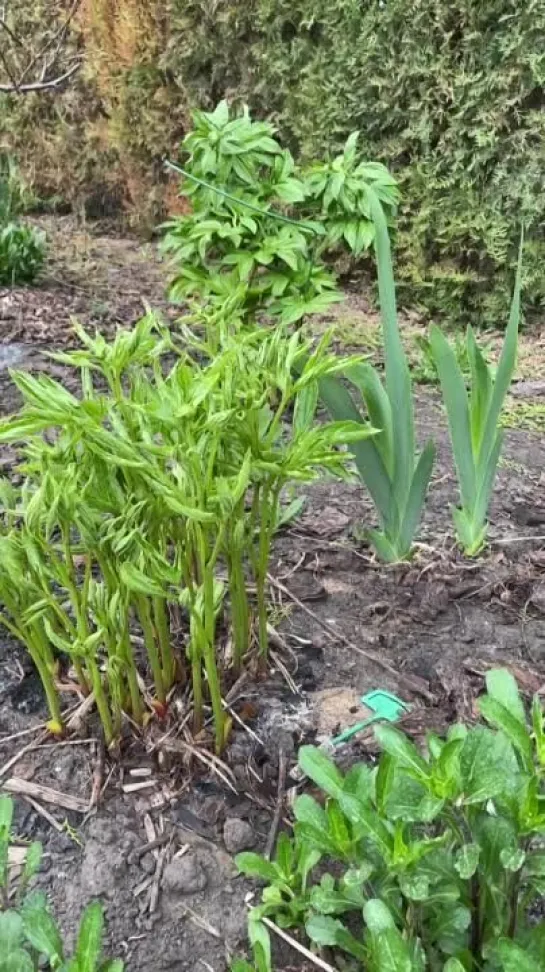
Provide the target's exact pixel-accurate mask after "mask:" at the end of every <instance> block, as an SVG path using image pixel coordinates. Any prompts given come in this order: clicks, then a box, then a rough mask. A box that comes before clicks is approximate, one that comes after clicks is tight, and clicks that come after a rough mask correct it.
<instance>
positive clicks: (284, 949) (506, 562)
mask: <svg viewBox="0 0 545 972" xmlns="http://www.w3.org/2000/svg"><path fill="white" fill-rule="evenodd" d="M46 229H47V230H48V232H49V236H50V239H51V249H52V252H53V253H55V259H54V261H52V262H51V263H50V265H49V266H48V269H47V273H46V276H45V279H44V281H43V282H42V284H41V285H40V286H39V287H36V288H33V289H29V290H12V291H7V290H6V291H0V395H1V397H0V410H1V412H2V413H4V414H7V413H9V412H10V411H12V410H13V409H15V408H16V407H17V404H18V399H17V392H16V389H15V387H14V385H13V383H12V381H11V378H10V375H9V368H11V367H15V368H28V369H32V370H44V369H45V370H47V371H48V372H49V373H51V374H53V375H55V376H57V377H62V378H63V380H65V381H67V382H68V384H69V385H70V384H71V382H73V376H71V375H70V374H69V373H68V372H66V371H65V369H64V367H63V366H61V365H59V364H57V363H55V362H51V361H50V360H48V358H47V354H46V352H47V351H48V350H51V349H55V348H61V347H66V346H70V345H73V344H74V343H75V338H74V335H73V333H72V330H71V319H72V318H73V317H77V318H78V319H79V320H80V321H81V322H82V323H83V324H84V325H86V326H89V327H91V328H98V329H101V330H103V331H104V332H106V333H112V332H113V331H114V330H115V328H116V327H118V326H130V325H131V324H132V323H133V322H134V321H135V320H136V319H137V318H138V316H139V315H140V314H141V313H142V312H143V309H144V302H146V303H147V304H149V305H150V306H152V307H153V308H157V309H158V310H159V311H161V313H162V314H164V315H165V317H166V318H167V319H169V320H170V321H171V322H174V321H175V318H176V316H177V314H178V313H179V311H178V310H177V309H176V308H173V307H172V306H171V305H169V304H168V302H167V301H166V299H165V268H164V267H162V266H161V265H160V263H159V261H158V258H157V256H156V254H155V252H154V249H153V247H152V246H151V245H149V246H148V247H145V248H142V247H141V246H140V245H139V244H138V243H137V242H135V241H134V240H131V239H119V238H117V237H115V236H112V235H108V233H107V232H103V233H101V232H100V231H99V230H98V229H97V228H94V229H92V230H90V229H89V228H88V227H85V226H84V227H82V226H78V225H77V224H76V223H75V222H74V221H73V220H72V219H70V218H63V219H62V220H58V219H57V220H47V221H46ZM332 323H333V325H334V326H335V328H336V331H337V335H338V340H339V344H342V345H344V346H346V345H350V344H353V345H354V346H357V347H358V348H359V349H361V347H367V345H368V347H369V350H370V351H373V350H374V351H376V348H377V340H376V339H377V333H378V332H377V328H378V323H377V316H376V314H375V313H374V311H373V310H372V309H370V307H369V304H368V302H367V300H366V299H364V297H362V296H361V295H358V294H357V293H352V294H349V295H348V297H347V302H346V304H345V305H343V308H342V310H341V311H339V312H338V315H337V317H336V318H335V319H334V320H333V322H332ZM323 324H324V322H323V321H318V322H316V329H320V328H322V327H323ZM403 327H404V333H405V336H406V337H407V340H408V341H409V344H410V348H412V347H413V345H412V344H411V343H410V340H409V338H410V334H412V332H413V331H415V330H416V331H418V329H419V328H421V323H420V322H419V321H417V320H415V319H414V318H411V317H407V318H406V319H404V322H403ZM362 335H363V337H362ZM408 346H409V345H408ZM544 362H545V354H544V353H543V350H542V347H541V341H540V339H539V337H538V336H536V335H528V336H526V337H525V339H524V342H523V349H522V354H521V373H520V375H519V379H518V382H517V384H516V385H515V387H514V389H513V399H512V403H514V404H513V407H512V408H511V406H510V407H509V408H508V410H507V413H506V423H507V424H508V425H509V424H510V423H511V425H513V424H515V425H516V427H511V428H508V429H507V434H506V447H505V452H504V457H503V459H502V464H501V468H500V471H499V477H498V483H497V487H496V490H495V494H494V500H493V504H492V511H491V528H490V544H489V546H488V548H487V550H486V553H485V554H484V555H483V556H482V557H481V558H479V559H478V560H475V561H468V560H466V559H464V558H462V557H461V556H460V555H459V554H458V553H457V552H456V550H455V548H454V545H453V538H452V530H451V521H450V515H449V505H450V504H452V503H453V502H455V500H456V486H455V480H454V476H453V472H452V462H451V457H450V450H449V444H448V438H447V435H446V428H445V420H444V416H443V413H442V411H441V408H440V404H439V399H438V396H437V392H436V390H435V389H433V388H426V387H419V388H418V390H417V399H418V407H417V416H418V426H419V435H420V439H421V441H422V442H424V440H425V439H426V438H427V437H430V436H432V437H433V438H434V439H436V441H437V442H438V458H437V463H436V467H435V473H434V478H433V482H432V487H431V491H430V496H429V502H428V504H427V508H426V515H425V519H424V523H423V527H422V530H421V535H420V538H419V545H418V548H417V551H416V555H415V557H414V559H413V561H412V562H411V563H409V564H404V565H402V566H395V567H384V566H382V565H380V564H378V563H377V562H376V560H375V559H374V558H373V556H372V555H371V552H370V551H369V549H368V548H367V547H366V545H365V542H364V539H363V529H364V527H365V526H366V525H369V524H371V523H372V509H371V506H370V503H369V501H368V499H367V497H366V496H365V494H364V492H363V490H362V489H361V487H360V486H359V485H356V484H342V485H339V484H338V483H336V482H335V483H333V482H328V481H320V482H319V483H316V484H314V485H313V486H312V487H308V488H305V490H304V499H305V505H304V508H303V511H302V514H301V515H300V517H299V518H298V520H296V521H294V522H292V523H291V524H290V525H289V527H288V528H286V530H285V531H284V532H283V533H282V534H281V535H280V536H279V537H278V539H277V542H276V545H275V549H274V556H273V562H272V565H271V586H270V596H271V626H272V628H273V629H274V630H273V632H272V644H273V650H272V652H271V664H270V667H269V669H268V670H267V672H258V671H256V672H253V673H250V674H249V675H248V676H247V677H246V679H245V680H242V681H240V680H239V682H238V683H236V684H235V685H232V686H231V687H230V689H229V693H228V696H227V700H228V701H229V705H230V712H231V714H232V719H233V728H232V732H231V739H230V744H229V747H228V749H227V751H226V753H225V755H224V757H223V761H222V762H218V761H215V760H214V759H213V758H212V757H211V754H210V748H209V747H208V746H207V743H208V737H206V736H205V737H203V738H201V739H194V740H192V739H191V737H190V735H189V734H188V733H187V730H185V731H182V729H181V726H182V724H183V718H184V712H183V700H178V701H176V700H175V702H174V704H173V705H172V707H171V709H172V713H173V714H172V716H171V721H170V722H169V723H168V724H167V725H160V724H154V723H152V724H150V726H149V727H148V728H147V730H146V733H145V734H144V737H143V738H142V737H140V736H139V735H137V734H136V733H135V732H134V731H133V730H131V729H130V727H128V731H127V734H126V738H124V740H123V742H122V746H121V749H120V752H118V753H115V754H109V753H108V754H105V753H104V751H103V749H102V748H101V746H100V743H99V741H98V733H97V732H96V723H95V717H94V714H93V713H92V712H91V713H88V714H85V712H83V713H82V712H81V709H79V710H78V712H77V715H78V718H77V722H76V724H75V725H74V726H73V731H72V733H71V734H70V735H69V736H68V738H66V739H65V740H64V741H63V742H61V743H53V742H52V741H51V740H50V739H48V738H47V734H46V733H45V731H44V730H43V722H44V719H45V717H46V711H45V707H44V702H43V697H42V693H41V690H40V685H39V682H38V680H37V678H36V675H35V673H34V672H33V670H32V666H31V665H30V663H29V660H28V658H27V657H26V656H25V654H24V651H23V650H22V649H21V648H20V647H19V646H18V645H17V644H16V643H14V642H13V641H11V640H10V639H9V638H6V637H4V636H2V638H1V640H0V789H2V788H4V789H5V790H6V791H7V792H11V793H14V794H16V796H15V799H16V807H17V813H16V834H17V838H18V839H19V840H20V841H25V840H28V839H39V840H41V841H42V842H43V844H44V849H45V859H44V867H43V869H42V873H41V876H40V878H39V884H40V885H41V886H42V887H43V888H44V889H45V890H46V891H47V893H48V894H49V895H50V896H51V899H52V901H53V902H54V909H55V911H56V914H57V916H58V918H59V921H60V924H61V926H62V928H63V930H64V931H65V932H66V934H67V935H68V937H69V938H73V936H74V934H75V932H76V929H77V921H78V917H79V915H80V914H81V912H82V910H83V908H84V906H85V904H86V903H87V902H89V901H90V900H91V899H93V898H100V899H101V900H102V901H103V902H104V905H105V909H106V916H107V926H108V933H107V947H108V950H109V953H110V954H114V955H116V956H120V957H122V958H124V960H125V962H126V967H127V969H128V970H129V972H132V970H134V972H167V970H173V972H189V970H191V972H193V970H198V969H203V970H206V969H208V970H214V972H223V970H224V969H226V968H227V966H228V962H229V959H230V957H231V956H232V955H234V954H237V953H239V954H240V953H241V952H242V951H243V950H244V947H245V930H246V917H247V903H248V900H249V898H248V896H249V895H251V894H252V891H253V888H252V886H251V884H250V883H248V882H246V881H245V880H244V879H242V878H241V877H239V876H237V873H236V868H235V866H234V863H233V857H234V855H235V854H236V852H237V851H239V850H244V849H249V848H256V849H259V850H262V851H263V850H264V849H266V848H267V846H270V844H271V841H272V840H273V838H274V836H275V832H276V825H277V824H278V823H279V825H280V827H283V826H287V827H289V805H290V801H291V800H292V799H293V797H294V795H295V794H296V793H297V791H298V789H300V786H301V782H300V780H299V779H298V777H297V773H296V771H294V761H295V754H296V751H297V748H298V746H299V745H300V744H301V743H302V742H309V741H319V742H322V741H324V740H326V739H327V738H330V737H331V736H334V735H335V734H336V733H338V732H339V731H342V730H343V729H344V728H346V727H348V726H350V725H353V724H354V723H355V722H357V721H359V720H360V719H361V718H362V716H364V715H365V714H366V711H365V709H364V708H363V707H362V706H361V703H360V696H361V695H363V694H364V693H366V692H368V691H370V690H372V689H378V688H381V689H387V690H389V691H390V692H393V693H394V694H395V695H396V696H398V697H400V698H401V699H402V700H403V701H405V702H406V703H407V704H408V706H409V707H410V709H409V711H408V712H407V714H406V715H404V716H403V718H402V720H401V724H402V725H403V726H404V728H405V729H406V731H407V732H408V733H409V734H410V735H411V736H412V737H413V738H414V739H415V740H416V741H417V742H418V741H421V740H422V739H423V737H424V735H425V733H426V732H427V731H428V730H430V729H433V730H435V731H439V732H442V731H443V730H444V729H445V728H446V726H447V725H448V723H449V722H451V721H452V720H453V719H457V718H460V719H464V720H472V719H474V718H475V717H476V707H475V700H476V698H477V697H478V695H479V693H480V692H481V691H482V688H483V680H484V676H485V674H486V671H487V669H488V668H490V667H491V666H497V665H505V666H507V667H509V668H510V669H511V671H512V672H513V673H514V674H515V676H516V677H517V679H518V680H519V684H520V686H521V688H522V690H523V692H524V693H525V694H526V695H527V696H530V695H531V694H532V693H534V692H541V693H542V694H545V491H544V486H545V483H544V473H543V469H544V462H545V440H544V438H543V434H542V432H541V431H540V428H539V423H538V422H537V420H536V416H539V415H541V414H542V413H543V411H545V409H543V405H542V400H543V399H542V396H543V395H544V394H545V382H544V381H542V376H545V371H544V370H543V363H544ZM74 387H75V385H74ZM521 402H522V403H523V406H524V407H523V408H521V407H520V403H521ZM517 403H518V406H517ZM515 406H517V407H515ZM521 416H522V417H523V418H524V421H523V420H522V419H521ZM528 417H530V418H531V421H530V420H529V419H528ZM525 425H530V426H531V427H530V428H527V427H525ZM14 458H15V457H14V453H13V450H11V449H10V448H9V447H7V446H4V447H2V451H1V453H0V467H1V472H2V474H3V475H11V474H12V472H13V469H12V467H13V463H14ZM65 702H66V706H67V707H69V706H72V707H74V706H76V705H77V703H78V698H77V696H76V695H75V693H72V694H71V695H70V693H67V695H66V699H65ZM338 752H339V759H340V760H341V762H344V763H345V764H347V765H348V764H349V763H350V762H352V761H353V760H354V759H357V758H360V759H361V758H363V759H368V760H373V759H374V758H375V756H376V750H375V746H374V741H373V735H372V732H371V731H370V730H369V731H365V732H363V733H360V734H359V735H358V736H356V737H354V740H353V741H351V742H350V743H349V744H347V745H345V746H343V747H340V748H339V750H338ZM304 961H305V960H304V959H302V958H301V956H300V955H299V954H298V953H297V951H296V950H294V949H293V948H292V947H291V946H290V945H287V944H285V943H284V944H282V943H281V947H280V948H279V950H278V954H277V963H276V965H277V968H279V969H282V970H288V969H291V968H293V969H302V968H306V966H305V965H304Z"/></svg>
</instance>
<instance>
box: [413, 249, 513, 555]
mask: <svg viewBox="0 0 545 972" xmlns="http://www.w3.org/2000/svg"><path fill="white" fill-rule="evenodd" d="M521 276H522V241H521V247H520V254H519V264H518V270H517V277H516V282H515V288H514V292H513V299H512V304H511V313H510V316H509V323H508V325H507V329H506V332H505V338H504V342H503V347H502V352H501V355H500V359H499V361H498V365H497V368H496V369H495V374H493V373H492V369H491V367H490V366H489V365H488V364H487V362H486V359H485V357H484V355H483V353H482V351H481V350H480V348H479V346H478V344H477V342H476V340H475V335H474V333H473V330H472V328H471V327H468V329H467V334H466V348H467V357H468V360H469V366H470V381H469V394H468V391H467V390H466V383H465V380H464V376H463V374H462V371H461V369H460V366H459V364H458V362H457V360H456V354H455V352H454V350H453V349H452V347H451V345H450V344H449V342H448V341H447V339H446V337H445V336H444V334H442V332H441V331H440V330H439V328H438V327H432V329H431V332H430V345H431V348H432V352H433V355H434V360H435V364H436V367H437V372H438V375H439V381H440V383H441V390H442V393H443V400H444V403H445V407H446V410H447V417H448V423H449V431H450V438H451V442H452V449H453V452H454V461H455V464H456V470H457V473H458V482H459V486H460V498H461V507H460V508H459V509H456V510H454V511H453V517H454V524H455V527H456V536H457V539H458V542H459V544H460V546H461V547H462V549H463V550H464V552H465V553H466V554H467V555H468V556H474V555H475V554H477V553H478V552H479V550H480V549H481V548H482V546H483V544H484V542H485V539H486V532H487V513H488V505H489V502H490V494H491V492H492V489H493V486H494V480H495V477H496V471H497V468H498V462H499V459H500V454H501V448H502V443H503V435H504V433H503V429H502V428H501V427H500V419H501V412H502V408H503V403H504V401H505V396H506V395H507V392H508V390H509V386H510V384H511V379H512V377H513V372H514V370H515V364H516V357H517V344H518V329H519V322H520V292H521Z"/></svg>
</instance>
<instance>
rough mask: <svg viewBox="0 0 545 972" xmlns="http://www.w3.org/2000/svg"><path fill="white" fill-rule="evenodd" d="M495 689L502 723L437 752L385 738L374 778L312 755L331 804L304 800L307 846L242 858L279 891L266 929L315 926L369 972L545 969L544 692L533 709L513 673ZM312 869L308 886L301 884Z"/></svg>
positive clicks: (298, 837) (493, 710) (387, 732)
mask: <svg viewBox="0 0 545 972" xmlns="http://www.w3.org/2000/svg"><path fill="white" fill-rule="evenodd" d="M486 681H487V693H486V695H485V696H484V697H483V698H481V699H480V701H479V708H480V712H481V714H482V716H483V717H484V719H485V720H486V722H487V723H488V726H485V725H482V724H479V725H477V726H474V727H472V728H467V727H466V726H463V725H455V726H452V727H451V729H450V730H449V732H448V734H447V737H446V738H445V739H441V738H439V737H438V736H436V735H434V734H433V733H430V734H429V735H428V738H427V746H426V753H425V754H422V753H421V752H420V751H419V750H418V749H417V748H416V747H415V746H414V745H413V743H412V742H411V741H410V740H409V739H408V738H407V737H406V736H405V735H404V734H403V733H402V732H400V731H399V730H398V729H395V728H394V727H392V726H380V727H378V728H376V730H375V732H376V736H377V739H378V741H379V743H380V745H381V748H382V750H383V753H382V756H381V758H380V761H379V764H378V766H377V767H376V768H374V769H372V768H371V767H370V766H367V765H365V764H362V765H357V766H354V767H353V768H352V769H351V770H350V771H349V772H348V773H347V774H346V775H343V774H342V773H341V772H340V771H339V770H338V768H337V767H336V766H335V764H334V763H333V762H332V761H331V760H330V759H329V757H328V756H326V755H325V754H324V753H323V752H322V751H321V750H318V749H315V748H313V747H303V748H302V749H301V751H300V753H299V765H300V767H301V769H302V770H303V771H304V773H305V774H306V775H307V776H308V777H309V778H310V779H311V780H312V781H313V783H314V784H315V785H316V786H317V787H318V788H319V790H320V791H321V793H322V795H323V797H324V798H325V805H323V803H322V802H319V801H318V800H316V799H315V798H314V797H312V796H310V795H309V794H303V795H302V796H300V797H298V798H297V800H296V802H295V805H294V813H295V818H296V823H295V835H294V838H293V839H292V840H290V841H288V840H287V839H286V838H283V839H282V843H281V847H280V848H279V853H278V854H277V860H276V861H275V862H274V863H271V864H269V863H267V862H264V861H263V860H262V859H260V858H259V857H258V856H256V855H247V854H243V855H240V856H239V858H238V859H237V861H238V864H239V868H240V870H241V871H242V872H243V873H245V874H249V875H252V876H254V877H258V878H261V879H264V880H265V881H266V882H267V887H266V888H265V890H264V892H263V897H262V903H261V904H260V905H258V906H257V907H256V908H255V909H254V911H253V914H252V921H253V922H254V924H255V923H257V922H259V920H260V918H262V917H263V916H272V917H274V919H275V920H276V921H277V923H279V924H281V925H284V926H286V925H292V926H304V928H305V930H306V933H307V935H308V937H309V938H310V940H311V941H312V942H313V943H314V944H315V945H316V946H318V947H325V946H327V947H328V948H333V949H334V950H335V951H336V952H337V953H339V955H342V954H344V955H348V956H350V957H351V959H352V960H355V962H356V966H355V967H357V968H359V967H361V968H364V969H365V970H366V972H393V970H395V972H400V970H404V972H424V970H430V972H512V970H513V969H515V968H518V969H524V970H526V969H527V970H528V972H538V970H540V969H542V968H543V963H544V962H545V929H544V926H543V924H542V923H541V924H539V923H537V922H536V921H535V919H533V918H532V913H533V908H534V907H536V906H537V907H539V904H540V902H541V901H542V896H543V893H544V891H545V854H544V851H543V837H544V835H545V721H544V713H543V710H542V707H541V703H540V700H539V698H538V697H537V696H536V697H535V698H534V700H533V704H532V707H531V711H530V712H529V713H528V712H527V711H526V708H525V706H524V704H523V701H522V699H521V697H520V695H519V692H518V689H517V686H516V683H515V681H514V679H513V677H512V675H511V674H510V673H509V672H508V671H506V670H502V669H498V670H495V671H491V672H489V673H488V676H487V680H486ZM279 857H280V858H281V861H282V863H280V862H279V860H278V858H279ZM301 859H303V860H306V861H307V862H310V866H309V868H308V870H307V872H306V873H305V884H304V886H303V885H302V884H301V883H299V885H296V884H294V883H293V877H292V874H293V863H292V862H295V861H298V860H301ZM318 864H319V867H318ZM265 932H266V929H265V928H262V933H265Z"/></svg>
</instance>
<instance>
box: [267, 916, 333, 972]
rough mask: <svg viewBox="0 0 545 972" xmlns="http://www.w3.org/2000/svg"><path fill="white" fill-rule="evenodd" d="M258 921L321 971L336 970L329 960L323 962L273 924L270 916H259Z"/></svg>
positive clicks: (329, 971)
mask: <svg viewBox="0 0 545 972" xmlns="http://www.w3.org/2000/svg"><path fill="white" fill-rule="evenodd" d="M260 921H262V922H263V924H264V925H266V926H267V928H269V929H270V930H271V931H272V932H274V934H275V935H278V937H279V938H282V939H283V940H284V941H285V942H287V944H288V945H291V947H292V948H294V949H295V951H296V952H299V954H300V955H304V957H305V958H306V959H308V961H309V962H312V964H313V965H316V966H317V967H318V968H319V969H323V972H337V970H336V969H334V968H333V966H332V965H330V964H329V962H325V961H324V959H321V958H319V956H318V955H314V954H313V953H312V952H311V951H310V950H309V949H308V948H305V946H304V945H300V944H299V942H298V941H296V939H295V938H292V936H291V935H288V933H287V932H286V931H284V930H283V929H282V928H279V927H278V925H275V923H274V921H271V920H270V918H261V919H260Z"/></svg>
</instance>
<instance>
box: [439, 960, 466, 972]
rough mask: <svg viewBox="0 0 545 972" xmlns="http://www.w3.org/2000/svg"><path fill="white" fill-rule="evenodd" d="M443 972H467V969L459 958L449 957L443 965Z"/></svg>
mask: <svg viewBox="0 0 545 972" xmlns="http://www.w3.org/2000/svg"><path fill="white" fill-rule="evenodd" d="M443 972H467V969H466V967H465V965H462V963H461V962H460V960H459V959H457V958H449V960H448V962H445V964H444V966H443Z"/></svg>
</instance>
